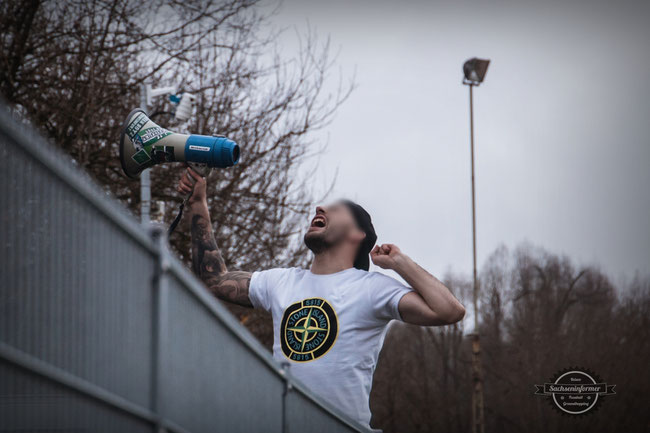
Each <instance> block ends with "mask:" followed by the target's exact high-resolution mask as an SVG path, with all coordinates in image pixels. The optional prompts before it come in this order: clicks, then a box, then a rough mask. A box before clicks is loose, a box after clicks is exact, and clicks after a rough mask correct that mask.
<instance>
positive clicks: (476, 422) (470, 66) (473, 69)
mask: <svg viewBox="0 0 650 433" xmlns="http://www.w3.org/2000/svg"><path fill="white" fill-rule="evenodd" d="M489 64H490V61H489V60H483V59H477V58H476V57H473V58H471V59H469V60H467V61H466V62H465V64H464V65H463V74H464V75H465V76H464V78H463V84H465V85H467V86H469V137H470V138H469V140H470V155H471V166H472V257H473V261H474V266H473V277H474V286H473V301H474V332H473V334H472V379H473V382H474V390H473V393H472V433H484V432H485V423H484V413H483V412H484V411H483V407H484V406H483V374H482V371H481V344H480V338H479V327H478V325H479V322H478V314H479V310H478V278H477V276H476V190H475V187H474V100H473V89H474V87H475V86H476V87H478V86H479V85H480V84H481V83H482V82H483V79H484V78H485V74H486V72H487V68H488V65H489Z"/></svg>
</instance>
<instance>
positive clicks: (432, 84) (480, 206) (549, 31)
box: [273, 0, 650, 280]
mask: <svg viewBox="0 0 650 433" xmlns="http://www.w3.org/2000/svg"><path fill="white" fill-rule="evenodd" d="M649 18H650V2H648V1H644V2H560V1H557V2H549V1H543V2H542V1H540V2H510V1H507V2H506V1H496V2H495V1H492V2H480V3H472V2H462V1H460V2H459V1H456V2H435V1H434V2H424V1H420V2H387V1H384V2H376V1H366V0H363V1H361V0H353V1H340V0H335V1H327V2H314V1H299V0H285V1H284V3H283V5H282V6H281V9H280V11H279V13H278V14H277V15H276V16H275V17H274V19H273V20H274V22H275V24H277V25H278V26H280V27H286V28H288V29H289V30H288V31H287V32H286V33H285V35H284V36H283V41H284V47H283V50H284V53H285V54H291V53H292V52H295V50H296V49H297V45H296V41H295V39H296V38H295V32H294V29H297V30H298V31H304V30H305V29H306V28H307V25H308V23H309V25H310V26H311V27H312V28H313V29H315V30H316V31H317V32H318V34H319V35H320V36H321V37H326V36H328V35H329V37H330V38H331V43H332V47H333V49H334V50H335V51H339V53H340V54H339V57H338V65H339V66H340V69H341V72H342V73H343V75H344V76H351V75H352V74H354V73H355V71H356V82H357V84H358V88H357V89H356V90H355V92H354V93H353V94H352V96H351V98H350V99H349V100H348V101H347V102H346V103H345V104H344V105H343V106H342V107H341V108H340V110H339V111H338V114H337V116H336V118H335V119H334V121H333V123H332V124H331V125H330V126H329V127H328V128H326V129H325V130H323V131H319V132H318V138H319V139H320V140H323V141H328V143H329V147H328V149H327V152H326V153H325V154H324V155H323V156H322V157H321V159H320V166H319V170H318V174H317V176H316V177H315V178H313V179H311V182H312V184H313V185H314V187H315V189H316V190H317V191H323V189H324V188H325V186H326V185H328V184H329V182H330V181H331V180H332V179H333V177H334V175H335V172H336V171H337V170H338V178H337V182H336V186H335V189H334V191H333V192H332V194H331V196H330V197H331V198H336V197H338V196H345V197H349V198H352V199H354V200H357V201H359V202H360V203H361V204H362V205H363V206H365V207H366V208H367V209H368V210H369V211H370V213H371V214H372V215H373V219H374V222H375V227H376V228H377V232H378V235H379V242H392V243H395V244H397V245H398V246H400V247H401V248H402V250H403V251H404V252H406V253H407V254H409V255H410V256H411V257H413V258H414V259H415V260H416V261H418V262H419V263H420V264H422V265H423V266H424V267H426V268H428V269H430V270H431V271H432V272H434V273H436V274H438V275H442V274H443V273H444V272H445V271H448V270H452V271H455V272H464V273H469V272H470V271H471V263H472V259H471V202H470V197H471V196H470V160H469V120H468V89H467V87H466V86H463V85H461V79H462V72H461V67H462V64H463V62H464V61H465V60H466V59H468V58H470V57H474V56H478V57H482V58H489V59H491V61H492V63H491V65H490V69H489V70H488V73H487V77H486V80H485V83H484V84H483V85H482V86H481V87H479V88H478V89H476V91H475V99H474V102H475V128H476V180H477V229H478V259H479V266H481V265H482V264H483V263H484V260H485V259H486V258H487V256H488V255H489V254H490V253H491V252H492V251H493V250H494V249H495V248H496V247H498V246H499V245H500V244H505V245H506V246H507V247H509V248H513V247H515V246H517V245H518V244H519V243H521V242H523V241H527V242H530V243H531V244H533V245H537V246H542V247H544V248H547V249H548V250H550V251H551V252H555V253H560V254H567V255H569V256H570V257H571V258H573V259H574V260H575V261H576V262H577V263H578V264H596V265H600V266H601V268H602V269H603V270H605V271H606V272H607V273H608V274H609V275H610V276H612V277H613V278H614V279H615V280H618V279H620V278H623V277H624V276H627V277H632V276H633V275H634V273H635V272H637V271H638V272H640V273H641V274H648V273H649V272H650V191H649V189H650V170H649V169H648V164H649V163H650V138H649V135H648V124H649V123H650V106H649V102H648V101H650V82H649V78H650V73H649V71H650V50H649V47H650V26H649V25H648V24H647V23H648V19H649ZM332 90H333V89H332Z"/></svg>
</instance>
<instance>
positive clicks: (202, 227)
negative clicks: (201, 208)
mask: <svg viewBox="0 0 650 433" xmlns="http://www.w3.org/2000/svg"><path fill="white" fill-rule="evenodd" d="M192 269H193V270H194V273H195V274H197V275H198V276H199V277H200V278H201V280H203V282H204V283H205V285H206V286H207V287H208V289H209V290H210V292H212V294H214V295H215V296H216V297H217V298H219V299H223V300H224V301H228V302H233V303H235V304H239V305H242V306H244V307H252V306H253V305H252V304H251V301H250V298H249V297H248V288H249V286H250V282H251V273H250V272H243V271H232V272H228V269H227V268H226V263H225V262H224V260H223V257H222V256H221V251H220V250H219V247H218V246H217V241H216V240H215V238H214V233H213V232H212V226H211V225H210V221H209V219H207V218H206V217H204V216H202V215H193V216H192Z"/></svg>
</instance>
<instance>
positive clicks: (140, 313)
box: [0, 107, 364, 433]
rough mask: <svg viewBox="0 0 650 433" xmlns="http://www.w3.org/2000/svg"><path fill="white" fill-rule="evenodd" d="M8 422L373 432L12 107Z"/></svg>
mask: <svg viewBox="0 0 650 433" xmlns="http://www.w3.org/2000/svg"><path fill="white" fill-rule="evenodd" d="M0 224H1V226H0V251H1V256H0V431H48V432H49V431H93V432H94V431H106V432H139V431H142V432H151V431H156V432H159V431H170V432H228V433H231V432H298V431H301V432H303V431H310V432H335V431H337V432H338V431H364V429H363V427H361V426H359V425H358V424H356V423H355V422H353V421H352V420H350V419H348V418H346V417H345V416H344V415H343V414H342V413H340V412H339V411H337V410H336V409H335V408H333V407H331V406H328V405H327V404H326V403H325V402H323V401H320V400H319V399H318V398H316V397H315V396H314V395H313V394H312V393H311V392H310V391H309V390H308V389H306V388H305V387H304V386H303V385H302V384H301V383H299V382H297V381H296V380H295V379H294V378H293V377H292V376H291V374H290V372H288V371H285V370H283V367H282V366H280V365H279V364H278V363H277V362H276V361H274V360H273V358H272V357H271V356H270V354H269V353H267V352H266V351H265V350H263V349H261V348H260V347H259V346H258V344H257V343H256V341H255V339H254V338H253V336H252V335H251V334H250V333H249V332H248V331H247V330H246V329H245V328H244V327H242V326H241V325H240V324H239V323H238V322H237V321H236V320H235V319H234V318H233V317H232V316H231V315H230V313H229V312H228V311H227V310H226V309H225V308H223V307H222V306H221V305H220V304H219V303H218V302H217V301H216V300H215V299H214V298H213V297H212V296H211V295H210V294H209V293H208V292H207V291H206V290H205V288H204V287H203V286H202V285H201V284H200V283H199V282H198V281H197V280H196V279H195V278H194V277H193V275H191V274H190V273H189V272H188V271H187V270H186V269H185V267H184V266H183V265H182V264H181V263H180V262H179V261H178V260H177V259H176V258H175V257H173V256H172V254H171V253H170V252H169V250H168V249H167V247H166V243H165V241H164V236H163V235H162V234H161V233H160V231H156V230H151V232H150V233H148V232H147V231H146V230H145V229H143V227H142V226H140V225H139V224H138V223H137V222H136V220H135V219H134V218H133V217H132V216H131V215H129V214H128V212H127V211H126V210H125V209H124V208H123V207H122V206H121V205H120V204H119V203H117V202H116V201H115V200H113V199H111V198H110V197H108V196H107V194H106V193H105V192H103V191H102V190H101V189H100V188H99V187H97V186H96V185H94V184H93V182H92V181H91V180H90V179H89V178H88V176H86V175H85V174H84V173H82V172H81V171H80V170H78V169H77V168H76V167H75V166H74V165H73V164H72V163H71V162H70V161H69V159H68V158H67V157H65V156H64V155H62V154H60V153H59V152H58V151H57V150H55V149H53V148H52V147H51V146H50V145H49V144H47V143H46V142H45V141H44V140H43V139H42V138H41V137H40V136H39V135H38V134H36V133H34V132H33V131H32V130H30V129H29V128H26V127H24V126H20V125H18V124H17V123H16V122H14V121H13V119H12V118H11V116H10V114H8V113H7V112H6V110H5V109H4V107H0Z"/></svg>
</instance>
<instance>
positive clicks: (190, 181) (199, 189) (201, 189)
mask: <svg viewBox="0 0 650 433" xmlns="http://www.w3.org/2000/svg"><path fill="white" fill-rule="evenodd" d="M176 189H177V190H178V192H180V193H181V194H189V193H192V196H191V197H190V198H189V200H188V203H189V204H193V203H202V202H205V201H206V182H205V179H204V178H203V177H201V175H199V174H198V173H197V172H195V171H194V170H192V168H190V167H187V171H186V172H185V173H183V175H182V176H181V180H180V181H179V182H178V188H176Z"/></svg>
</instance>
